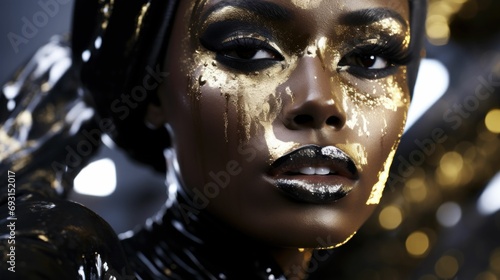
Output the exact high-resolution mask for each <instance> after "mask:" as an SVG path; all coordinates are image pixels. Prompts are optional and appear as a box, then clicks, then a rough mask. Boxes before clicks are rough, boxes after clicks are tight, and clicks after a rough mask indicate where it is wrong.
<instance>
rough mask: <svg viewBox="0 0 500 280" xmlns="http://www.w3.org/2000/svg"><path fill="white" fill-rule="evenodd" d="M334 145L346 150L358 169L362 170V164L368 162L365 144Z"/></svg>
mask: <svg viewBox="0 0 500 280" xmlns="http://www.w3.org/2000/svg"><path fill="white" fill-rule="evenodd" d="M336 146H337V147H338V148H340V149H341V150H343V151H344V152H346V153H347V154H348V155H349V156H350V157H351V158H352V159H353V160H354V162H355V163H356V166H357V167H359V170H360V171H363V166H365V165H367V164H368V154H367V153H366V147H365V146H363V145H361V144H360V143H346V144H337V145H336Z"/></svg>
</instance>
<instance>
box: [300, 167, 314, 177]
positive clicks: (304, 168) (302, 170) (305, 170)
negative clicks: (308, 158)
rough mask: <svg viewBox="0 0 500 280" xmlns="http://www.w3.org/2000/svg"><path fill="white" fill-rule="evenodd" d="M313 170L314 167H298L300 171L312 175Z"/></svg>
mask: <svg viewBox="0 0 500 280" xmlns="http://www.w3.org/2000/svg"><path fill="white" fill-rule="evenodd" d="M315 171H316V170H315V168H314V167H303V168H301V169H300V173H302V174H305V175H314V174H315V173H316V172H315Z"/></svg>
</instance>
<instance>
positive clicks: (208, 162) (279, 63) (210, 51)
mask: <svg viewBox="0 0 500 280" xmlns="http://www.w3.org/2000/svg"><path fill="white" fill-rule="evenodd" d="M408 19H409V8H408V3H407V1H406V0H359V1H349V0H265V1H264V0H257V1H245V0H231V1H229V0H226V1H217V0H199V1H198V0H197V1H181V4H180V7H179V10H178V11H177V16H176V20H175V24H174V26H173V33H172V37H171V39H170V46H169V48H168V50H167V53H166V61H165V65H166V71H167V72H169V73H170V75H169V77H168V79H167V81H166V82H165V83H164V84H163V85H162V87H161V89H160V92H159V95H160V99H161V101H162V111H163V113H164V114H165V119H166V122H167V124H168V125H169V126H170V128H171V131H172V132H173V135H172V137H173V148H174V150H175V153H176V155H177V160H178V164H179V178H180V179H181V180H182V181H183V184H184V187H185V189H186V190H187V191H188V193H189V194H190V196H191V198H192V202H193V203H194V206H196V208H198V209H201V208H203V209H205V208H206V210H207V211H209V212H210V213H212V214H213V215H214V216H216V217H218V218H219V219H220V220H222V221H224V222H225V223H227V224H229V225H231V226H233V227H234V228H236V229H238V230H240V231H242V232H244V233H246V234H248V235H250V236H252V237H254V238H258V239H260V240H263V241H264V242H269V243H270V244H273V245H275V246H285V247H329V246H336V245H337V244H340V243H342V242H344V241H345V240H347V239H348V238H349V237H351V236H352V235H353V234H354V233H355V232H356V231H357V230H358V229H359V227H360V226H361V225H362V224H363V223H364V222H365V220H366V219H367V218H368V217H369V215H370V214H371V213H372V212H373V210H374V207H375V206H374V205H376V204H378V202H379V200H380V197H381V194H382V190H383V186H384V184H385V181H386V179H387V176H388V171H389V166H390V164H391V162H392V159H393V156H394V152H395V149H396V147H397V145H398V142H399V139H400V136H401V134H402V131H403V127H404V123H405V119H406V112H407V109H408V105H409V89H408V86H407V82H406V67H405V66H404V64H405V63H406V62H407V58H408V56H409V49H408V43H409V26H408Z"/></svg>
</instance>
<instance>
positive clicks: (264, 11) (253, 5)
mask: <svg viewBox="0 0 500 280" xmlns="http://www.w3.org/2000/svg"><path fill="white" fill-rule="evenodd" d="M228 6H230V7H236V8H241V9H244V10H247V11H250V12H252V13H254V14H256V15H257V16H260V17H262V18H265V19H268V20H277V21H285V20H290V19H291V18H292V12H291V11H290V10H288V9H286V8H284V7H282V6H280V5H278V4H275V3H271V2H265V1H256V0H252V1H248V0H224V1H221V2H219V3H217V4H215V5H213V6H212V7H210V8H209V9H208V10H207V11H205V13H203V15H202V17H201V19H202V21H205V20H206V18H207V17H208V16H209V15H210V14H212V13H214V12H216V11H218V10H221V9H222V8H225V7H228Z"/></svg>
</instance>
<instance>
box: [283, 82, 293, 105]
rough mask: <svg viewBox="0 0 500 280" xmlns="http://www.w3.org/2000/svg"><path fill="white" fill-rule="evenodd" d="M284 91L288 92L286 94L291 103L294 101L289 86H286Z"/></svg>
mask: <svg viewBox="0 0 500 280" xmlns="http://www.w3.org/2000/svg"><path fill="white" fill-rule="evenodd" d="M285 91H286V94H288V96H290V99H291V100H292V104H293V103H294V102H295V101H294V100H295V99H294V96H293V92H292V90H291V89H290V87H289V86H287V87H286V89H285Z"/></svg>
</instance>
